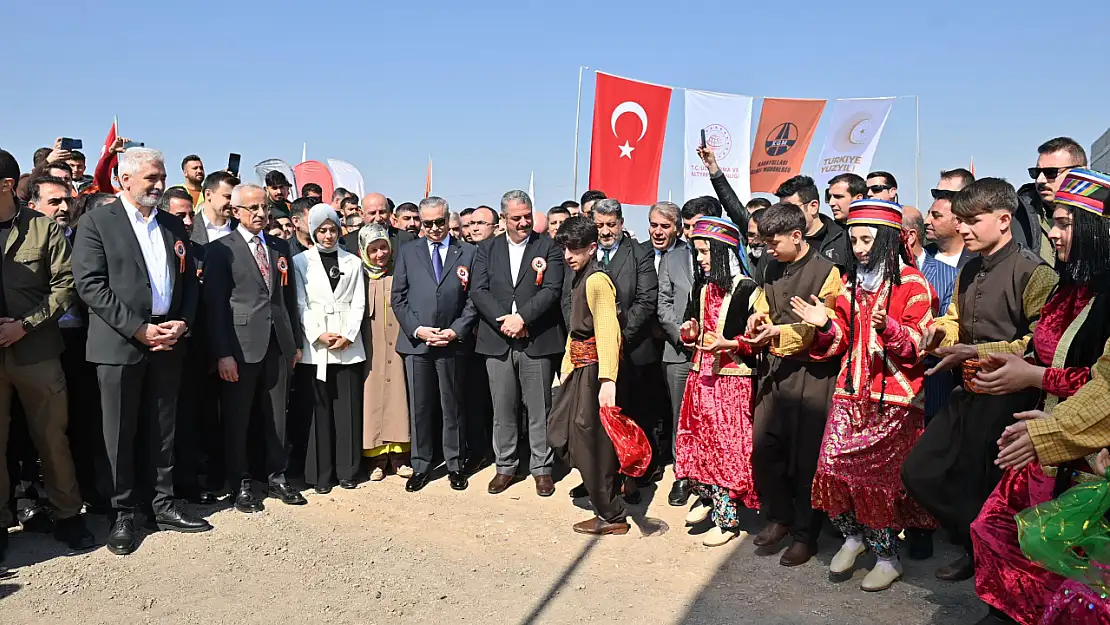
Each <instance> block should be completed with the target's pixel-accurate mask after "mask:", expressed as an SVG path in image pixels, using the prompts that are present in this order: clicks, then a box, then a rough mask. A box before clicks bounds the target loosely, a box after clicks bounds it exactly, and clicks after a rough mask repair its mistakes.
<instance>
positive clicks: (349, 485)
mask: <svg viewBox="0 0 1110 625" xmlns="http://www.w3.org/2000/svg"><path fill="white" fill-rule="evenodd" d="M357 486H358V484H355V481H354V480H339V488H342V489H343V490H354V489H355V488H356V487H357Z"/></svg>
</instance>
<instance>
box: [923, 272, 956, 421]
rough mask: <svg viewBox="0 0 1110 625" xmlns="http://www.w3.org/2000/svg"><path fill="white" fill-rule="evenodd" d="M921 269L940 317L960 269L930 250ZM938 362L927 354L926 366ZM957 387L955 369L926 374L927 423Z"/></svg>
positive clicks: (937, 314)
mask: <svg viewBox="0 0 1110 625" xmlns="http://www.w3.org/2000/svg"><path fill="white" fill-rule="evenodd" d="M919 269H921V273H922V274H923V275H924V276H925V279H926V280H927V281H928V282H929V285H930V286H932V287H933V290H934V291H936V294H937V299H938V300H939V301H940V310H936V311H933V312H934V314H935V315H936V316H938V317H939V316H940V315H942V314H944V312H945V311H947V310H948V304H949V303H951V302H952V292H953V291H954V290H955V288H956V275H957V274H959V272H960V270H959V269H957V268H955V267H953V266H951V265H949V264H946V263H942V262H940V261H939V260H937V259H936V258H935V257H934V256H933V254H931V253H929V252H928V251H926V252H925V256H924V258H923V259H922V262H921V267H919ZM938 362H940V359H939V358H937V357H936V356H926V357H925V368H926V369H928V368H929V367H932V366H933V365H935V364H937V363H938ZM955 387H956V374H955V372H953V371H941V372H939V373H934V374H933V375H927V376H925V422H926V423H928V422H929V421H930V420H932V418H933V416H934V415H936V414H937V413H938V412H940V409H941V408H943V407H944V406H945V405H946V404H947V403H948V396H949V395H950V394H951V393H952V389H953V388H955Z"/></svg>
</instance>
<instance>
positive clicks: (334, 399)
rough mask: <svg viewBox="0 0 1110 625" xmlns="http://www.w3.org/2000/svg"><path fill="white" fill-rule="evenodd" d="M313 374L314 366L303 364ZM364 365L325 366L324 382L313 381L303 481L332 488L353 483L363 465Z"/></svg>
mask: <svg viewBox="0 0 1110 625" xmlns="http://www.w3.org/2000/svg"><path fill="white" fill-rule="evenodd" d="M305 366H306V367H312V370H313V372H314V373H315V371H316V365H305ZM364 371H365V365H364V363H361V362H360V363H357V364H353V365H328V372H327V380H320V379H314V380H313V391H314V392H315V397H316V403H315V410H314V411H313V418H312V427H311V428H310V430H309V435H308V457H307V460H306V461H305V481H307V482H308V483H309V484H313V485H315V486H331V485H333V484H334V483H335V480H336V479H340V480H354V479H355V474H356V473H358V467H359V464H360V463H361V462H362V378H363V372H364Z"/></svg>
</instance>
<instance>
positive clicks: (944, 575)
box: [936, 555, 975, 582]
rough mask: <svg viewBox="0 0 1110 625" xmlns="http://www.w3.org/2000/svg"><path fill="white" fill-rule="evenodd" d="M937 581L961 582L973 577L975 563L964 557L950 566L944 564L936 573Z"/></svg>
mask: <svg viewBox="0 0 1110 625" xmlns="http://www.w3.org/2000/svg"><path fill="white" fill-rule="evenodd" d="M936 576H937V579H940V580H944V581H946V582H962V581H964V580H965V579H971V578H972V577H975V561H974V560H972V559H971V556H968V555H965V556H963V557H961V558H960V559H959V560H956V561H955V562H953V563H951V564H946V565H944V566H942V567H940V568H939V569H937V572H936Z"/></svg>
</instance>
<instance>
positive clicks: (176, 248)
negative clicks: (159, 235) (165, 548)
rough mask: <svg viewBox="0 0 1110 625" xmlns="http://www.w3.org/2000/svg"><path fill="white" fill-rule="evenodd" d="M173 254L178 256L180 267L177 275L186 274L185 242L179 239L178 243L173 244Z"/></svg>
mask: <svg viewBox="0 0 1110 625" xmlns="http://www.w3.org/2000/svg"><path fill="white" fill-rule="evenodd" d="M173 253H174V254H177V262H178V267H179V269H178V270H177V273H185V242H184V241H182V240H181V239H178V240H177V242H176V243H174V244H173Z"/></svg>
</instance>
